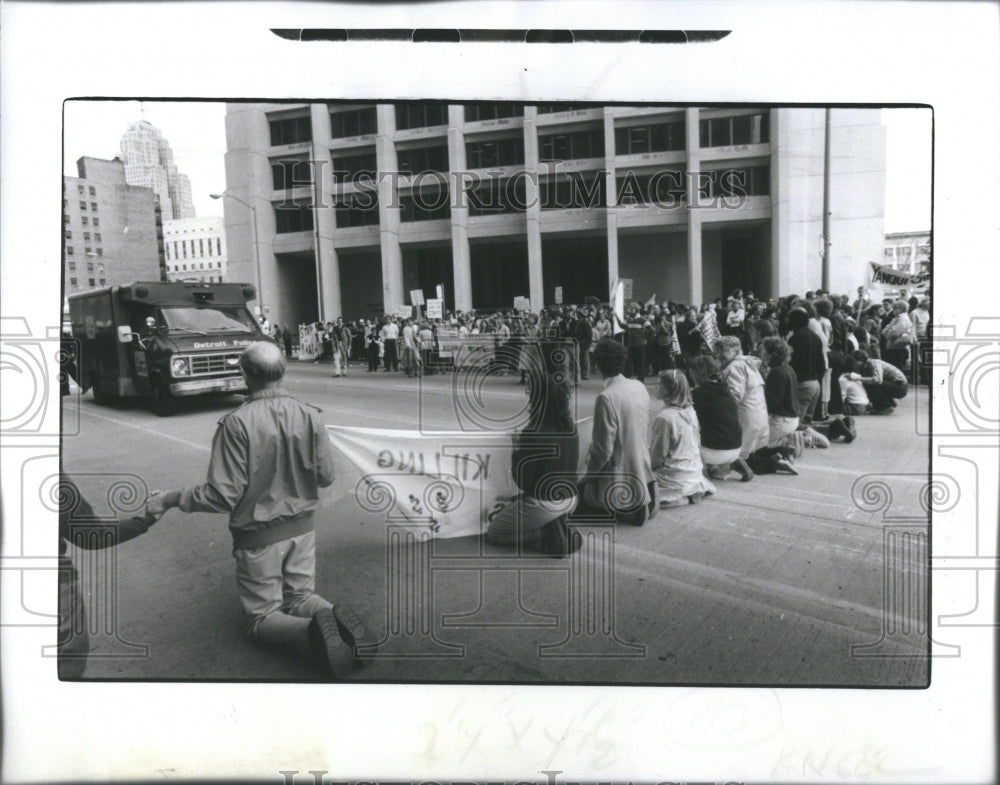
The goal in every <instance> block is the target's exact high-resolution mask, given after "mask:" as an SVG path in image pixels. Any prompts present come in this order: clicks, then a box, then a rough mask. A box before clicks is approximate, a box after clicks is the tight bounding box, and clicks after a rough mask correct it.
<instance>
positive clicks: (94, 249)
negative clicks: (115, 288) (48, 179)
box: [63, 157, 165, 295]
mask: <svg viewBox="0 0 1000 785" xmlns="http://www.w3.org/2000/svg"><path fill="white" fill-rule="evenodd" d="M76 168H77V173H78V174H79V177H64V178H63V264H64V272H65V281H66V286H65V293H66V294H67V295H70V294H75V293H76V292H82V291H85V290H87V289H94V288H96V287H99V286H112V285H114V284H122V283H128V282H130V281H159V280H162V279H163V278H164V277H165V270H164V268H163V229H162V222H161V220H160V208H159V205H158V203H157V199H156V194H154V193H153V191H152V189H150V188H143V187H141V186H135V185H129V184H128V183H127V182H125V166H124V164H123V163H122V161H121V160H120V159H118V158H115V159H113V160H111V161H106V160H103V159H100V158H88V157H84V158H80V159H79V160H78V161H77V162H76Z"/></svg>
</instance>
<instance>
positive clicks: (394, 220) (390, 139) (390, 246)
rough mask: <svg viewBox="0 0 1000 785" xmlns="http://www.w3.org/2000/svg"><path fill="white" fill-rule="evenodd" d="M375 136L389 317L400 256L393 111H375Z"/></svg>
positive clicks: (399, 284) (398, 290)
mask: <svg viewBox="0 0 1000 785" xmlns="http://www.w3.org/2000/svg"><path fill="white" fill-rule="evenodd" d="M376 117H377V122H378V132H377V136H376V137H375V160H376V163H377V165H378V167H377V168H378V172H379V183H378V218H379V246H380V248H381V251H382V308H383V309H384V310H385V311H386V312H387V313H388V312H390V311H393V310H395V308H396V306H397V305H402V304H403V302H404V300H403V252H402V249H400V247H399V218H400V210H399V193H398V189H397V172H398V171H399V166H398V164H397V161H396V144H395V136H396V108H395V106H393V105H392V104H379V105H378V106H377V108H376Z"/></svg>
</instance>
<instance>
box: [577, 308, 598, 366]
mask: <svg viewBox="0 0 1000 785" xmlns="http://www.w3.org/2000/svg"><path fill="white" fill-rule="evenodd" d="M575 337H576V345H577V347H578V349H579V353H580V362H579V365H578V367H579V368H580V379H581V380H585V379H589V378H590V345H591V344H592V343H593V342H594V328H593V327H592V326H591V325H590V319H589V318H588V317H587V316H586V315H585V314H584V313H583V312H582V311H577V312H576V330H575Z"/></svg>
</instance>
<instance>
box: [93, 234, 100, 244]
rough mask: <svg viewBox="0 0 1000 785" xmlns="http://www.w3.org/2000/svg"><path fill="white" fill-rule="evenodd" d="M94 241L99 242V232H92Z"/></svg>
mask: <svg viewBox="0 0 1000 785" xmlns="http://www.w3.org/2000/svg"><path fill="white" fill-rule="evenodd" d="M94 242H97V243H99V242H101V233H100V232H94Z"/></svg>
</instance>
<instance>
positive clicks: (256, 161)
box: [222, 104, 284, 323]
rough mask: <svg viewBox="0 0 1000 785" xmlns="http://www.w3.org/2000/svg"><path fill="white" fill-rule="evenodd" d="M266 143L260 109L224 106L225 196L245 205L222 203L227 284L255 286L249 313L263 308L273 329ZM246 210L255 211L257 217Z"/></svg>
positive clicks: (274, 280)
mask: <svg viewBox="0 0 1000 785" xmlns="http://www.w3.org/2000/svg"><path fill="white" fill-rule="evenodd" d="M270 139H271V132H270V129H269V126H268V121H267V114H266V113H265V112H264V110H263V109H262V108H261V107H260V106H259V105H255V104H229V105H227V107H226V158H225V166H226V193H227V194H232V195H233V196H235V197H237V198H238V199H240V200H242V201H243V202H244V204H240V202H238V201H236V199H223V200H222V203H223V204H222V210H223V214H224V216H225V227H226V249H227V253H228V254H229V256H228V270H227V280H229V281H233V282H236V283H243V282H249V283H253V284H254V285H255V286H257V288H258V290H259V291H258V292H257V300H256V301H255V302H251V303H250V307H251V309H252V310H254V311H255V312H256V311H257V308H258V307H259V306H260V304H261V303H263V304H264V306H266V309H267V313H268V318H269V319H270V320H271V322H272V323H274V322H276V321H277V320H280V319H283V318H284V315H283V314H282V313H280V308H279V298H278V291H279V289H278V270H277V263H276V262H275V258H274V235H275V221H274V207H273V205H272V204H271V194H272V192H273V191H274V188H273V183H272V177H271V162H270V160H269V159H268V156H267V153H268V149H269V145H270ZM247 205H253V208H254V210H255V211H256V213H255V212H254V211H253V210H251V209H249V208H248V207H247ZM254 215H256V218H257V225H256V232H255V231H254V223H253V221H254ZM258 255H259V259H260V266H259V269H260V277H259V280H258V263H257V259H258Z"/></svg>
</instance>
